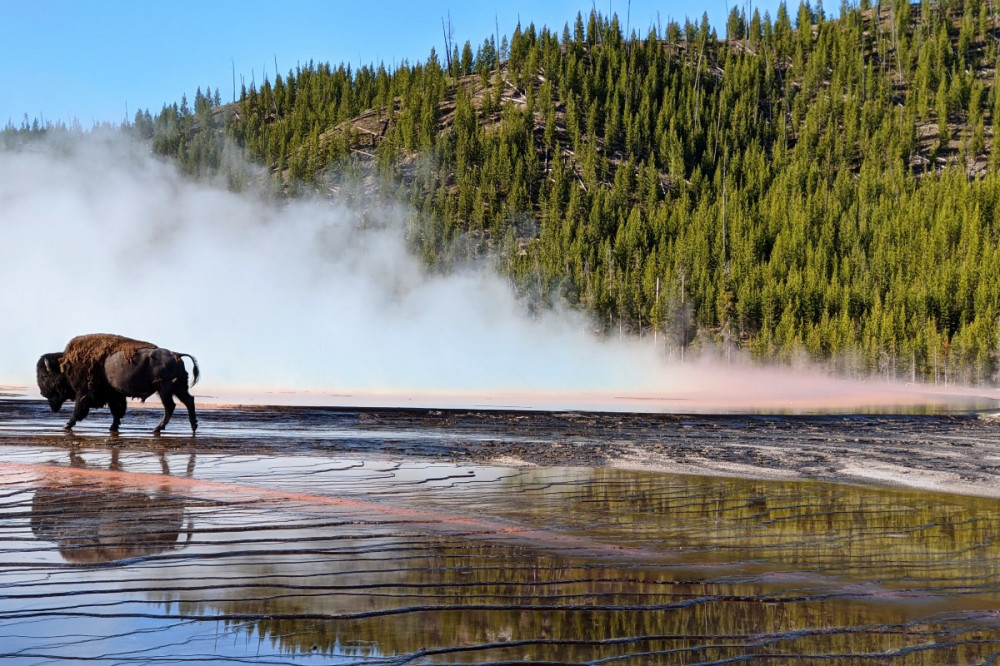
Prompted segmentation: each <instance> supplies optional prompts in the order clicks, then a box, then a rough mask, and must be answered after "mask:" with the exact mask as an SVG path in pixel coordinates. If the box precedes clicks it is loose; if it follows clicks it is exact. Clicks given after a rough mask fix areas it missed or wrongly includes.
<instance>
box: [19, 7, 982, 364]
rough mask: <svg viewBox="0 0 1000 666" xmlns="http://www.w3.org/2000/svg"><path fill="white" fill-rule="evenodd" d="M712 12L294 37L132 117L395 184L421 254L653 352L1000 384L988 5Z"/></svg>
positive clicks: (285, 178) (209, 143)
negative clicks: (227, 99) (401, 45)
mask: <svg viewBox="0 0 1000 666" xmlns="http://www.w3.org/2000/svg"><path fill="white" fill-rule="evenodd" d="M445 34H446V35H447V34H448V33H447V32H446V33H445ZM725 35H726V38H725V39H721V38H719V36H718V33H717V31H716V29H715V28H713V27H712V26H710V25H709V24H708V21H707V19H705V18H703V20H702V21H701V22H700V23H692V22H685V24H683V25H681V24H678V23H675V22H671V23H669V24H667V25H665V26H657V27H656V28H654V29H652V30H651V31H650V32H649V34H648V35H637V34H635V33H634V32H633V33H631V34H628V35H626V34H624V33H623V30H622V26H621V25H620V23H619V21H618V19H617V18H616V17H612V18H610V19H609V18H607V17H604V16H602V15H601V14H599V13H596V12H594V13H591V14H590V15H589V16H582V15H578V16H576V17H575V19H571V20H570V22H569V23H567V24H566V25H565V26H564V27H563V28H562V29H561V30H558V31H552V30H550V29H548V28H544V27H543V28H541V29H538V28H536V27H535V26H534V25H528V26H527V27H525V26H522V25H518V26H517V28H516V29H515V30H514V32H513V33H512V36H511V37H510V39H509V40H508V38H507V37H503V38H502V39H501V41H500V43H499V44H497V43H496V40H495V38H494V37H493V36H490V37H488V38H486V39H485V40H484V41H483V42H482V43H481V44H480V45H478V46H473V45H472V44H471V43H469V42H466V43H465V44H464V46H463V47H461V48H460V47H459V46H458V45H457V44H452V43H446V44H445V45H444V49H443V51H442V52H443V53H444V57H441V56H440V55H439V54H437V53H436V52H435V51H434V50H433V49H432V50H431V52H430V55H429V57H428V58H427V60H426V61H425V62H422V63H417V64H409V63H404V64H402V65H401V66H399V67H398V68H396V69H394V70H392V71H390V70H387V69H386V68H385V67H383V66H379V67H377V68H376V67H362V68H360V69H357V70H353V71H352V70H351V69H350V68H349V67H346V66H343V65H341V66H336V67H334V66H331V65H328V64H323V63H321V64H315V63H312V62H311V63H309V64H308V65H306V66H299V67H297V68H296V69H295V70H294V71H289V72H288V73H287V74H286V75H284V76H276V77H275V79H274V81H265V82H264V83H262V84H260V85H259V86H256V85H251V86H250V87H249V88H248V87H246V86H245V85H244V86H243V88H242V90H241V91H240V92H239V96H238V99H237V100H236V101H234V102H233V103H230V104H225V105H222V104H220V102H219V93H218V90H217V89H216V92H215V93H214V95H213V94H212V93H211V92H206V93H204V94H203V93H202V92H201V90H200V89H199V90H198V92H197V93H196V96H195V99H194V108H193V109H192V108H189V106H188V103H187V100H186V99H184V100H182V102H181V104H180V105H177V104H174V105H170V106H165V107H164V108H163V110H162V111H161V112H160V113H159V114H158V115H156V116H151V115H150V114H149V112H148V111H146V112H139V113H137V114H136V117H135V120H134V122H132V123H128V124H126V129H127V131H130V132H134V133H136V134H138V135H140V136H142V137H144V138H145V139H148V140H150V141H151V142H152V145H153V147H154V150H155V151H156V152H158V153H160V154H163V155H169V156H172V157H174V158H176V159H177V160H178V161H179V163H180V164H181V166H182V168H183V169H184V170H185V171H187V172H188V173H190V174H191V175H192V176H196V177H215V178H220V177H224V178H226V179H227V180H228V184H229V186H230V187H232V188H234V189H240V188H243V187H246V186H248V185H250V184H251V182H250V181H251V180H252V176H251V175H250V174H249V172H248V171H247V170H246V169H245V168H241V167H240V166H238V165H239V161H237V160H231V159H229V157H228V156H229V155H230V154H232V151H233V146H236V147H238V148H239V149H241V150H242V152H243V154H244V155H245V156H246V157H248V158H249V159H250V160H251V161H253V162H258V163H260V164H262V165H265V166H266V167H267V169H269V173H270V176H271V178H270V181H269V182H270V183H271V185H272V186H274V187H275V189H276V191H277V192H278V194H279V195H280V196H294V195H296V194H297V193H300V192H304V191H317V192H320V193H321V194H323V195H324V196H341V197H347V198H350V199H352V200H353V201H354V203H355V205H360V206H369V205H377V204H378V203H379V202H383V201H400V200H402V201H404V202H407V203H408V204H410V206H411V209H412V211H413V212H412V214H411V221H410V228H409V240H410V242H411V244H412V247H413V249H414V251H415V252H417V253H418V254H419V255H421V256H422V257H423V258H424V260H425V261H426V263H427V264H428V266H429V267H431V268H432V269H435V270H447V269H448V268H449V267H450V266H452V265H454V263H455V262H460V261H462V260H465V259H468V258H477V257H489V258H491V259H493V260H495V261H496V263H497V265H498V267H499V269H500V270H501V271H502V272H504V273H505V274H507V275H508V276H509V277H510V279H511V280H512V281H513V283H514V284H515V285H516V286H517V288H518V289H519V290H520V291H521V292H522V293H524V294H525V295H526V296H527V297H528V298H529V302H530V303H532V307H544V306H545V304H546V303H550V302H553V301H561V302H563V303H566V304H568V305H570V306H571V307H576V308H580V309H583V310H585V311H588V312H590V313H592V314H593V315H594V318H595V321H596V322H597V325H598V326H600V327H603V328H604V330H605V333H606V334H609V335H620V334H624V335H641V336H642V337H643V338H646V337H647V336H649V338H650V341H652V340H653V339H654V337H655V339H656V340H657V341H659V343H660V344H662V345H663V346H664V350H665V351H666V352H668V353H674V354H682V353H684V350H685V349H690V348H691V347H696V348H697V347H700V346H721V347H723V348H725V347H729V348H740V349H745V350H748V351H749V352H750V353H751V354H753V355H754V356H755V357H757V358H764V359H775V360H788V361H792V360H796V359H800V358H809V359H811V360H813V361H817V362H820V363H823V364H826V365H827V366H828V367H830V368H831V369H834V370H836V371H839V372H842V373H845V374H849V375H862V374H872V373H876V374H879V375H881V376H886V377H899V378H912V379H917V380H920V379H923V380H927V381H938V382H943V381H947V382H958V381H961V382H968V383H992V382H994V381H995V380H996V379H997V375H998V370H1000V362H998V347H1000V238H998V236H1000V177H998V171H1000V142H998V141H996V140H995V138H996V125H997V121H998V119H1000V91H998V87H997V85H996V72H997V62H998V58H1000V12H998V11H997V9H996V8H995V7H994V3H991V2H990V3H988V2H986V1H985V0H965V1H964V2H963V1H962V0H949V1H946V2H927V1H925V2H922V3H920V4H913V5H911V4H908V3H907V2H905V1H897V2H890V3H887V4H879V5H876V6H872V5H870V4H869V2H868V1H867V0H866V1H865V2H862V4H861V5H860V6H850V5H847V4H844V5H842V6H841V7H840V9H839V12H838V15H837V17H836V18H831V17H827V16H825V15H824V12H823V10H822V9H821V7H820V6H819V5H817V6H816V7H812V6H810V5H809V4H807V3H803V4H800V5H799V6H798V8H797V12H796V14H795V16H794V19H793V17H791V16H790V14H789V13H788V11H787V9H786V7H785V5H781V6H780V7H779V9H778V11H777V15H776V16H774V17H771V16H769V15H764V16H761V15H760V14H759V13H758V11H757V10H754V13H753V15H752V16H749V17H748V16H746V15H745V13H743V10H740V9H736V8H734V9H733V10H732V12H731V13H730V15H729V19H728V22H727V25H726V29H725ZM209 90H210V89H209ZM51 129H52V128H51V127H50V128H43V129H39V128H37V127H35V128H31V127H28V125H27V123H25V125H24V126H23V127H21V128H15V127H11V126H8V127H7V129H6V130H5V132H4V134H5V135H6V139H5V143H6V144H7V145H9V144H10V143H11V141H12V140H13V139H12V137H17V136H20V135H23V134H25V133H32V132H45V131H49V130H51ZM359 185H360V186H359Z"/></svg>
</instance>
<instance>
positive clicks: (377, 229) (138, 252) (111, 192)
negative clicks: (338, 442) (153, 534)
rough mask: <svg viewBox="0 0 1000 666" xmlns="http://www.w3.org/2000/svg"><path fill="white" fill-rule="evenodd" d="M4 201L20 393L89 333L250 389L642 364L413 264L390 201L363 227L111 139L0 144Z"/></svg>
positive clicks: (464, 379) (525, 380)
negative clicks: (189, 358)
mask: <svg viewBox="0 0 1000 666" xmlns="http://www.w3.org/2000/svg"><path fill="white" fill-rule="evenodd" d="M0 209H2V215H3V218H4V221H3V225H2V228H0V275H2V279H3V284H4V290H3V295H2V297H0V308H2V311H3V312H4V316H3V318H2V322H3V323H0V340H2V345H0V381H3V382H8V383H11V382H13V383H23V384H29V385H30V384H31V383H32V382H33V372H34V371H33V368H34V360H35V359H37V357H38V355H39V354H40V353H42V352H46V351H52V350H59V349H61V348H62V347H63V346H64V345H65V343H66V341H67V340H68V339H69V338H70V337H72V336H74V335H77V334H80V333H84V332H99V331H104V332H119V333H123V334H126V335H131V336H134V337H138V338H141V339H148V340H151V341H153V342H156V343H158V344H162V345H163V346H167V347H170V348H172V349H175V350H180V351H186V352H190V353H193V354H195V355H196V356H198V357H199V358H200V359H201V361H202V365H203V370H204V371H205V373H206V381H210V382H212V383H215V384H219V385H229V386H242V387H249V388H265V387H268V388H283V389H328V390H331V389H332V390H369V391H372V390H385V389H392V390H400V391H428V390H447V391H466V390H475V391H484V390H541V391H545V390H564V389H566V388H569V387H572V388H574V389H602V390H606V389H609V388H615V387H618V388H636V380H637V379H638V377H636V376H635V374H634V370H635V369H636V368H638V367H642V366H643V365H645V364H648V363H650V362H651V361H653V360H654V358H653V355H652V351H651V350H650V349H640V348H637V347H634V346H629V345H621V346H618V347H617V348H616V349H615V350H614V352H613V353H609V348H608V345H606V344H604V343H602V342H600V341H599V340H597V339H596V338H594V337H592V336H590V335H588V334H587V333H586V328H587V327H586V322H585V321H584V320H583V319H582V318H579V317H574V316H570V315H565V314H564V315H561V316H554V315H550V316H543V317H541V318H538V319H532V318H529V317H527V316H526V315H525V314H524V312H523V308H522V306H521V305H520V304H519V303H518V302H517V301H516V299H515V298H514V297H513V296H512V294H511V292H510V290H509V289H508V287H507V285H506V283H505V282H504V281H503V280H501V279H500V278H499V277H497V276H495V275H493V274H491V273H488V272H484V271H471V270H470V271H465V272H460V273H459V274H457V275H452V276H449V277H447V278H443V277H440V276H437V277H434V276H430V275H428V274H426V273H425V271H423V270H422V268H421V266H420V265H419V263H418V261H417V260H416V259H415V258H413V257H412V256H411V255H410V254H409V253H408V252H407V250H406V247H405V243H404V233H403V226H404V222H405V214H406V213H405V211H404V210H402V209H393V208H385V209H382V210H380V211H378V212H377V213H375V215H374V216H372V215H371V214H370V213H369V218H371V217H374V218H375V219H376V223H375V224H373V225H370V226H367V227H364V228H363V227H362V226H361V225H360V220H361V217H360V215H359V214H357V212H356V211H352V210H349V209H347V208H344V207H342V206H338V205H336V204H331V203H329V202H327V201H321V200H318V199H314V200H306V201H293V202H290V203H284V204H278V203H274V202H266V201H264V200H262V199H260V198H258V197H256V196H251V195H245V194H234V193H231V192H229V191H227V190H224V189H219V188H215V187H212V186H209V185H205V184H199V183H195V182H192V181H190V180H189V179H186V178H184V177H183V176H182V175H180V174H179V173H178V171H177V170H176V169H175V168H174V167H173V166H172V165H170V164H168V163H164V162H162V161H160V160H157V159H154V158H153V157H151V156H149V155H148V153H147V151H146V150H145V149H144V148H142V147H141V146H138V145H134V144H130V143H128V142H127V141H126V139H125V138H124V137H120V136H117V137H116V136H110V137H109V136H106V135H105V136H87V137H84V138H82V139H80V140H79V142H73V143H70V144H69V145H67V144H63V145H60V146H56V145H41V146H34V147H32V149H31V150H21V151H15V152H6V153H0ZM207 378H210V379H207ZM646 388H649V386H647V387H646Z"/></svg>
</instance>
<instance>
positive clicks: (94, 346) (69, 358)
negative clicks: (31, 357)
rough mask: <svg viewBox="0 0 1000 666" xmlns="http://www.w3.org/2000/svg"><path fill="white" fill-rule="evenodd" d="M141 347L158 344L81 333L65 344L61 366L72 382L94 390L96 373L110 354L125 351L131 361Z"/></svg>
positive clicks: (150, 347) (111, 335) (109, 334)
mask: <svg viewBox="0 0 1000 666" xmlns="http://www.w3.org/2000/svg"><path fill="white" fill-rule="evenodd" d="M140 349H156V345H154V344H153V343H152V342H143V341H142V340H133V339H132V338H126V337H125V336H123V335H113V334H111V333H92V334H90V335H78V336H76V337H75V338H73V339H72V340H70V341H69V343H68V344H67V345H66V349H65V350H64V351H63V357H62V360H61V361H60V362H59V367H60V369H61V370H62V371H63V374H65V375H66V377H67V378H68V379H69V381H70V383H71V384H72V385H74V386H86V387H87V388H88V389H89V391H90V392H93V391H94V389H95V387H94V379H95V377H96V376H98V375H97V374H95V373H96V372H97V371H98V370H99V369H100V368H101V367H102V366H103V364H104V361H105V360H106V359H107V358H108V357H109V356H111V355H112V354H115V353H117V352H122V353H123V354H125V359H126V360H128V361H129V362H131V361H132V359H133V358H134V357H135V354H136V352H138V351H139V350H140ZM100 376H103V372H102V373H100Z"/></svg>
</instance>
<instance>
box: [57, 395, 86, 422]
mask: <svg viewBox="0 0 1000 666" xmlns="http://www.w3.org/2000/svg"><path fill="white" fill-rule="evenodd" d="M89 413H90V404H89V401H88V400H87V396H85V395H78V396H76V402H75V403H74V404H73V416H71V417H70V419H69V421H67V422H66V425H65V426H63V429H65V430H72V429H73V426H75V425H76V424H77V423H79V422H80V421H82V420H84V419H85V418H87V414H89Z"/></svg>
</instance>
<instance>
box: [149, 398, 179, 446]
mask: <svg viewBox="0 0 1000 666" xmlns="http://www.w3.org/2000/svg"><path fill="white" fill-rule="evenodd" d="M158 393H159V394H160V400H161V401H162V402H163V419H162V420H161V421H160V424H159V425H158V426H156V427H155V428H153V434H155V435H159V434H160V432H161V431H162V430H163V429H164V428H166V427H167V424H168V423H170V417H171V416H173V415H174V407H175V406H176V405H174V397H173V395H172V394H171V392H170V388H169V387H162V388H160V390H159V391H158Z"/></svg>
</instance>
